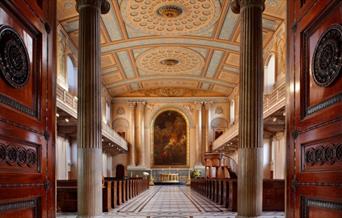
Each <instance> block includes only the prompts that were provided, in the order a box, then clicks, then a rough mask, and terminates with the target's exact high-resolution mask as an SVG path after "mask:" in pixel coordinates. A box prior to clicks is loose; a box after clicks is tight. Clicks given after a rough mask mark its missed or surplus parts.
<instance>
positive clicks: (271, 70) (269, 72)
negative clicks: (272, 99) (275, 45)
mask: <svg viewBox="0 0 342 218" xmlns="http://www.w3.org/2000/svg"><path fill="white" fill-rule="evenodd" d="M275 67H276V63H275V56H274V54H271V56H270V58H269V60H268V62H267V65H266V66H265V68H264V69H265V70H264V75H265V76H264V77H265V78H264V93H265V94H268V93H270V92H271V91H272V89H273V86H274V84H275Z"/></svg>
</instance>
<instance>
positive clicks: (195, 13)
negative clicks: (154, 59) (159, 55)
mask: <svg viewBox="0 0 342 218" xmlns="http://www.w3.org/2000/svg"><path fill="white" fill-rule="evenodd" d="M121 13H122V15H123V18H124V21H125V22H126V23H127V24H128V25H129V26H130V27H132V28H133V29H135V30H138V31H142V32H145V33H152V34H156V35H185V34H189V33H196V32H200V31H201V30H206V29H208V28H211V27H212V26H213V25H214V24H215V22H216V21H217V19H218V18H219V15H220V13H221V7H220V3H219V1H217V0H171V1H165V0H130V1H122V3H121Z"/></svg>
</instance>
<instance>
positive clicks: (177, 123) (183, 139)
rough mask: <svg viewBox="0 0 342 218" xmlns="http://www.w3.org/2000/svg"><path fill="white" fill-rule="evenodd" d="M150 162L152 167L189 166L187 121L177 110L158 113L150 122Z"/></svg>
mask: <svg viewBox="0 0 342 218" xmlns="http://www.w3.org/2000/svg"><path fill="white" fill-rule="evenodd" d="M151 127H152V134H151V139H152V140H151V141H152V143H151V151H152V152H151V154H152V156H151V162H152V166H153V167H187V166H188V165H189V121H188V119H187V117H186V116H185V115H184V113H182V112H181V111H179V110H175V109H166V110H163V111H159V113H157V114H156V115H155V116H154V119H153V120H152V125H151Z"/></svg>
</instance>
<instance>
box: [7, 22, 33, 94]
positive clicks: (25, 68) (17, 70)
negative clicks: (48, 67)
mask: <svg viewBox="0 0 342 218" xmlns="http://www.w3.org/2000/svg"><path fill="white" fill-rule="evenodd" d="M0 73H1V74H2V76H3V77H4V79H5V81H6V82H7V83H8V84H9V85H11V86H12V87H13V88H21V87H23V86H24V85H25V84H26V83H27V81H28V80H29V78H30V61H29V56H28V53H27V50H26V47H25V44H24V42H23V40H22V39H21V37H20V35H19V34H18V33H17V32H16V31H15V30H14V29H13V28H12V27H10V26H7V25H0Z"/></svg>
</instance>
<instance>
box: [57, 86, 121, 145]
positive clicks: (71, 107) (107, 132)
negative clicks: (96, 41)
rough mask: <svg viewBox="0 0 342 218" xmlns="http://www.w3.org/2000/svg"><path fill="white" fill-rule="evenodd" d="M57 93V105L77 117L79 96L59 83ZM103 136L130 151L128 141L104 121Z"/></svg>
mask: <svg viewBox="0 0 342 218" xmlns="http://www.w3.org/2000/svg"><path fill="white" fill-rule="evenodd" d="M56 95H57V107H58V108H60V109H61V110H63V111H65V112H67V113H68V114H70V115H71V116H73V117H74V118H76V119H77V97H76V96H73V95H71V94H70V93H69V92H68V91H67V90H65V89H64V88H63V87H62V86H60V85H58V84H57V93H56ZM102 136H103V137H105V138H107V139H108V140H110V141H111V142H112V143H114V144H116V145H118V146H120V147H121V148H122V149H123V150H125V151H128V145H127V141H126V140H125V139H124V138H122V137H121V136H120V135H119V134H118V133H117V132H115V131H114V130H113V129H112V128H111V127H109V126H108V125H107V124H106V123H104V122H102Z"/></svg>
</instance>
